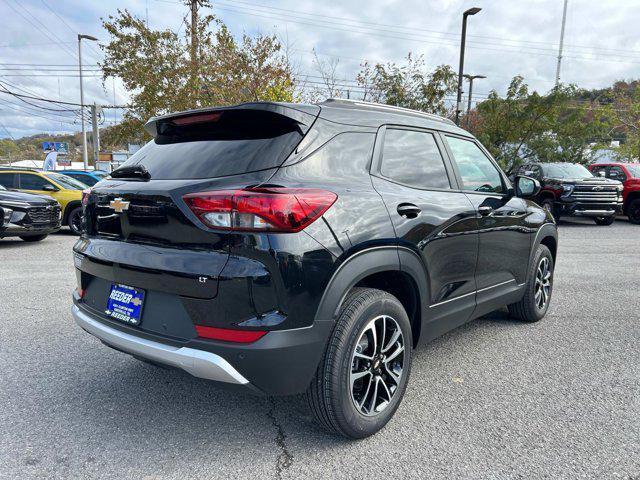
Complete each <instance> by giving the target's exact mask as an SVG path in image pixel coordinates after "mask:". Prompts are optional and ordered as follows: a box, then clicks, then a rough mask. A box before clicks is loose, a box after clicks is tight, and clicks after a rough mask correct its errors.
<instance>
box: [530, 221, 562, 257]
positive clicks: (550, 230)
mask: <svg viewBox="0 0 640 480" xmlns="http://www.w3.org/2000/svg"><path fill="white" fill-rule="evenodd" d="M538 245H545V246H546V247H547V248H548V249H549V250H550V251H551V255H552V256H553V262H554V263H555V261H556V256H557V254H558V227H556V225H555V224H553V223H545V224H544V225H542V226H541V227H540V228H539V229H538V231H537V232H536V236H535V238H534V240H533V243H532V245H531V252H530V253H529V265H531V262H532V261H533V257H534V256H535V253H536V250H537V249H538Z"/></svg>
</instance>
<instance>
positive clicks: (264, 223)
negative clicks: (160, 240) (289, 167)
mask: <svg viewBox="0 0 640 480" xmlns="http://www.w3.org/2000/svg"><path fill="white" fill-rule="evenodd" d="M183 198H184V201H185V202H186V203H187V205H188V206H189V208H190V209H191V211H192V212H193V213H195V214H196V215H197V217H198V218H199V219H200V220H201V221H202V222H203V223H204V224H205V225H207V226H209V227H211V228H216V229H225V230H238V231H269V232H299V231H301V230H303V229H304V228H306V227H307V226H308V225H310V224H311V223H313V222H314V221H315V220H317V219H318V218H319V217H321V216H322V214H324V212H326V211H327V210H328V209H329V207H331V205H333V203H334V202H335V201H336V199H337V198H338V196H337V195H336V194H335V193H333V192H329V191H327V190H320V189H317V188H279V187H277V188H253V189H245V190H220V191H213V192H202V193H191V194H189V195H185V196H184V197H183Z"/></svg>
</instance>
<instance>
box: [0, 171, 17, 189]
mask: <svg viewBox="0 0 640 480" xmlns="http://www.w3.org/2000/svg"><path fill="white" fill-rule="evenodd" d="M17 177H18V175H17V174H15V173H0V185H2V186H3V187H4V188H18V185H17V184H16V183H17V182H16V179H17Z"/></svg>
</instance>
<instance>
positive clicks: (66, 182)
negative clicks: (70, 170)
mask: <svg viewBox="0 0 640 480" xmlns="http://www.w3.org/2000/svg"><path fill="white" fill-rule="evenodd" d="M46 175H47V177H49V178H51V180H53V181H55V182H56V183H57V184H58V185H60V186H62V187H64V188H67V189H70V190H84V189H85V188H87V185H85V184H84V183H82V182H79V181H78V180H76V179H75V178H71V177H68V176H66V175H62V174H61V173H47V174H46Z"/></svg>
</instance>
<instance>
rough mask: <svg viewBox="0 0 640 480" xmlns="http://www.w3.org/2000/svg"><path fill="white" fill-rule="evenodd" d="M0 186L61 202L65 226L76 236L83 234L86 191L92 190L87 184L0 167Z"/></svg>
mask: <svg viewBox="0 0 640 480" xmlns="http://www.w3.org/2000/svg"><path fill="white" fill-rule="evenodd" d="M0 185H3V186H4V187H5V188H7V189H11V190H17V191H19V192H27V193H36V194H39V195H46V196H49V197H51V198H53V199H54V200H57V201H58V203H59V204H60V207H61V208H62V225H67V226H68V227H69V228H70V229H71V231H72V232H73V233H75V234H76V235H80V233H81V232H82V190H84V189H86V188H88V187H87V186H86V185H85V184H84V183H81V182H79V181H78V180H75V179H73V178H71V177H68V176H66V175H62V174H61V173H56V172H45V171H42V170H38V169H33V168H17V167H8V168H7V167H0Z"/></svg>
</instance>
